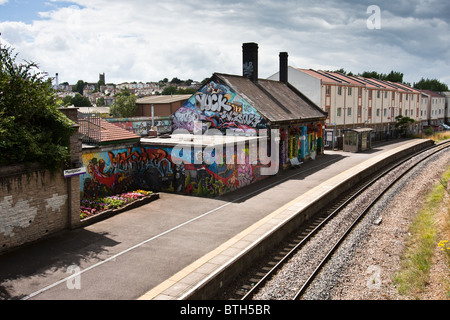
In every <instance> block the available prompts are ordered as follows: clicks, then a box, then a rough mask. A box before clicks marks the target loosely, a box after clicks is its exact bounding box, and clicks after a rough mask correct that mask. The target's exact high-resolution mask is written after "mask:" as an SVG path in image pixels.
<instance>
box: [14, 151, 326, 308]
mask: <svg viewBox="0 0 450 320" xmlns="http://www.w3.org/2000/svg"><path fill="white" fill-rule="evenodd" d="M334 161H335V159H333V160H330V161H326V162H324V163H322V164H320V165H317V166H313V167H311V168H308V169H305V170H302V171H299V172H296V173H295V174H292V175H289V176H288V177H286V178H283V179H281V180H279V181H276V182H274V183H271V184H269V185H267V186H265V187H263V188H260V189H258V190H255V191H253V192H250V193H248V194H246V195H245V196H242V197H240V198H238V199H235V200H233V201H230V202H227V203H225V204H223V205H221V206H220V207H217V208H215V209H213V210H210V211H208V212H205V213H203V214H201V215H199V216H197V217H195V218H193V219H191V220H188V221H186V222H183V223H181V224H179V225H177V226H175V227H173V228H171V229H169V230H166V231H164V232H162V233H160V234H158V235H156V236H153V237H151V238H149V239H147V240H144V241H142V242H140V243H138V244H136V245H134V246H132V247H130V248H128V249H126V250H123V251H121V252H119V253H116V254H115V255H113V256H111V257H109V258H107V259H105V260H103V261H100V262H97V263H96V264H93V265H92V266H89V267H87V268H85V269H83V270H81V271H79V272H77V273H75V274H72V275H71V276H68V277H66V278H64V279H61V280H59V281H57V282H54V283H52V284H50V285H48V286H46V287H45V288H42V289H40V290H38V291H35V292H33V293H31V294H29V295H27V296H25V297H23V298H22V299H21V300H28V299H30V298H32V297H35V296H37V295H39V294H41V293H42V292H45V291H47V290H49V289H51V288H53V287H56V286H57V285H60V284H62V283H64V282H67V281H69V280H71V279H74V278H75V277H78V276H80V275H81V274H83V273H85V272H87V271H89V270H92V269H94V268H97V267H99V266H101V265H102V264H104V263H106V262H109V261H111V260H114V259H116V258H117V257H119V256H121V255H123V254H125V253H127V252H130V251H131V250H134V249H136V248H139V247H140V246H142V245H144V244H146V243H149V242H151V241H153V240H155V239H157V238H160V237H162V236H164V235H166V234H168V233H170V232H172V231H175V230H177V229H179V228H181V227H183V226H185V225H187V224H189V223H191V222H194V221H196V220H198V219H201V218H203V217H205V216H207V215H209V214H211V213H213V212H215V211H218V210H220V209H222V208H224V207H227V206H229V205H230V204H233V203H235V202H237V201H240V200H242V199H244V198H248V197H249V196H251V195H253V194H255V193H258V192H261V191H262V190H265V189H268V188H271V187H273V186H274V185H276V184H279V183H280V182H284V181H285V180H288V179H290V178H292V177H295V176H297V175H299V174H301V173H304V172H307V171H309V170H312V169H315V168H318V167H321V166H323V165H326V164H328V163H331V162H334Z"/></svg>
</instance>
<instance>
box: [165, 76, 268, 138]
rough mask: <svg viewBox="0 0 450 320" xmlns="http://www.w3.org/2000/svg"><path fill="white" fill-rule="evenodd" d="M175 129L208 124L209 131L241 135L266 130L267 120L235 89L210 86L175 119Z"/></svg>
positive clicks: (190, 128) (178, 112)
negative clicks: (210, 129) (237, 132)
mask: <svg viewBox="0 0 450 320" xmlns="http://www.w3.org/2000/svg"><path fill="white" fill-rule="evenodd" d="M173 116H174V119H173V129H187V130H189V131H190V132H193V130H194V127H193V126H194V121H202V122H205V123H206V124H207V126H208V128H207V129H209V128H214V129H219V130H221V131H225V130H227V129H232V130H235V131H240V132H247V131H254V130H255V129H256V130H257V129H265V128H266V120H265V119H264V118H263V117H262V116H261V115H260V114H259V113H258V111H257V110H256V109H255V108H254V107H252V106H251V105H250V104H249V103H248V102H247V101H246V100H245V99H243V98H242V97H241V96H239V95H238V94H236V93H235V92H234V91H233V90H232V89H231V88H229V87H228V86H226V85H223V84H220V83H218V82H215V81H211V82H209V83H208V84H207V85H205V86H204V87H203V88H202V89H200V90H199V91H198V92H197V93H196V94H195V95H193V96H192V97H191V98H190V99H189V100H188V101H186V102H185V103H184V104H183V106H182V107H181V108H179V109H178V110H177V111H176V112H175V114H174V115H173Z"/></svg>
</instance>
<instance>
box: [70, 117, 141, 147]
mask: <svg viewBox="0 0 450 320" xmlns="http://www.w3.org/2000/svg"><path fill="white" fill-rule="evenodd" d="M78 123H79V125H80V133H82V134H83V135H85V136H87V137H88V138H90V139H91V140H93V141H96V142H97V143H99V144H109V143H116V142H124V141H130V140H139V139H140V138H141V137H140V136H138V135H137V134H134V133H133V132H130V131H127V130H125V129H122V128H121V127H119V126H116V125H114V124H111V123H109V122H107V121H105V120H103V119H101V118H96V120H89V118H86V119H79V120H78Z"/></svg>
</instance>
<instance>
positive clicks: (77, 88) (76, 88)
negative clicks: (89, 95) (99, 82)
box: [72, 80, 87, 95]
mask: <svg viewBox="0 0 450 320" xmlns="http://www.w3.org/2000/svg"><path fill="white" fill-rule="evenodd" d="M86 84H87V82H84V81H83V80H78V81H77V84H76V85H74V86H73V87H72V91H73V92H78V93H79V94H81V95H83V90H84V87H85V86H86Z"/></svg>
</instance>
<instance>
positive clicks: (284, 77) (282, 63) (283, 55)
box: [280, 52, 288, 83]
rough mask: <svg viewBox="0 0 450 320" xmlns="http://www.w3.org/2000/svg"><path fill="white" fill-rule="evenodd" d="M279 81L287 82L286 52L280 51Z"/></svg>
mask: <svg viewBox="0 0 450 320" xmlns="http://www.w3.org/2000/svg"><path fill="white" fill-rule="evenodd" d="M280 82H283V83H287V82H288V53H287V52H280Z"/></svg>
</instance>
